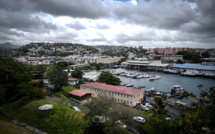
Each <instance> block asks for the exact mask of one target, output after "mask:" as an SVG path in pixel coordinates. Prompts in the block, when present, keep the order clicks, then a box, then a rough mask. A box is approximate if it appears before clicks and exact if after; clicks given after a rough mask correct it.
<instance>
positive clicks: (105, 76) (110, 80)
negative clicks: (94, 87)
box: [97, 71, 121, 85]
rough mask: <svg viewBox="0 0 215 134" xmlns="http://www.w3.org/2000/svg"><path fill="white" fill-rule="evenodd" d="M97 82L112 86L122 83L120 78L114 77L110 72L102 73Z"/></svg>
mask: <svg viewBox="0 0 215 134" xmlns="http://www.w3.org/2000/svg"><path fill="white" fill-rule="evenodd" d="M97 81H98V82H104V83H107V84H110V85H119V84H120V82H121V81H120V79H119V78H117V77H115V76H113V74H112V73H110V72H108V71H102V72H101V74H100V75H99V78H98V80H97Z"/></svg>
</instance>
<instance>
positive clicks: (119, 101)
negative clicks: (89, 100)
mask: <svg viewBox="0 0 215 134" xmlns="http://www.w3.org/2000/svg"><path fill="white" fill-rule="evenodd" d="M98 97H100V98H104V99H111V97H107V96H103V95H98ZM112 99H114V101H116V102H118V103H125V104H127V105H129V101H126V100H123V99H117V98H112ZM130 105H132V102H131V101H130Z"/></svg>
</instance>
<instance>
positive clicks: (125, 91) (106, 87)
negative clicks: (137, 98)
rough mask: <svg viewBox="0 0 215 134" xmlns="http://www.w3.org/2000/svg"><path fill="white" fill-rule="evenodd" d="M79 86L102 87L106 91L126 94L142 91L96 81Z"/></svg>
mask: <svg viewBox="0 0 215 134" xmlns="http://www.w3.org/2000/svg"><path fill="white" fill-rule="evenodd" d="M81 86H84V87H91V88H96V89H102V90H106V91H110V92H115V93H121V94H127V95H136V94H138V93H140V92H142V91H143V90H140V89H133V88H127V87H120V86H113V85H108V84H105V83H98V82H92V83H86V84H82V85H81Z"/></svg>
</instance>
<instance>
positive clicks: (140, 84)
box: [84, 68, 215, 103]
mask: <svg viewBox="0 0 215 134" xmlns="http://www.w3.org/2000/svg"><path fill="white" fill-rule="evenodd" d="M101 71H110V72H124V73H123V74H126V73H139V74H141V75H143V74H145V75H159V76H160V77H161V78H160V79H158V80H152V81H150V80H149V78H131V77H126V76H125V75H124V76H122V75H119V74H118V75H115V76H116V77H118V78H120V80H121V81H122V82H124V83H126V84H133V88H138V89H142V90H147V89H150V88H152V87H153V88H155V89H156V90H157V91H163V92H171V89H170V87H172V86H173V85H175V84H177V85H181V86H182V87H183V88H184V89H185V90H186V91H187V92H191V93H193V94H194V95H196V96H197V97H199V96H200V91H199V88H198V87H197V86H198V85H203V88H202V89H209V88H210V87H215V80H214V78H209V77H207V78H205V77H185V76H181V75H180V74H168V73H164V72H159V71H158V72H155V71H149V70H138V69H137V70H134V69H126V68H117V69H104V70H93V71H90V72H85V75H84V76H91V78H92V80H96V79H97V77H98V76H99V74H100V72H101ZM181 101H182V102H186V103H189V100H187V99H186V98H183V99H181Z"/></svg>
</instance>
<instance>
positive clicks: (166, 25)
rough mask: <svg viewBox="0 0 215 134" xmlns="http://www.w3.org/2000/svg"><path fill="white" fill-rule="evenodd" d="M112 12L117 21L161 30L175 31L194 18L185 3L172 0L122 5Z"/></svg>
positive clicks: (154, 0) (192, 12)
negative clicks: (121, 20) (122, 20)
mask: <svg viewBox="0 0 215 134" xmlns="http://www.w3.org/2000/svg"><path fill="white" fill-rule="evenodd" d="M113 12H114V14H115V16H116V18H118V19H124V20H126V21H128V22H131V23H136V24H139V25H145V26H150V27H156V28H161V29H177V28H178V27H180V26H181V25H183V24H185V23H188V22H190V21H192V20H193V19H194V17H195V14H194V11H193V10H192V9H191V8H190V6H189V4H188V3H187V2H183V1H172V0H166V1H163V0H162V1H161V0H152V1H151V2H142V1H140V2H139V4H138V5H137V6H133V5H132V4H129V3H124V4H123V6H120V7H114V8H113Z"/></svg>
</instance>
